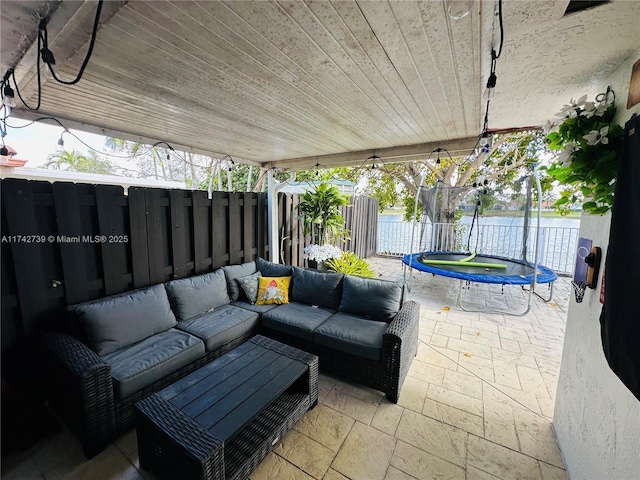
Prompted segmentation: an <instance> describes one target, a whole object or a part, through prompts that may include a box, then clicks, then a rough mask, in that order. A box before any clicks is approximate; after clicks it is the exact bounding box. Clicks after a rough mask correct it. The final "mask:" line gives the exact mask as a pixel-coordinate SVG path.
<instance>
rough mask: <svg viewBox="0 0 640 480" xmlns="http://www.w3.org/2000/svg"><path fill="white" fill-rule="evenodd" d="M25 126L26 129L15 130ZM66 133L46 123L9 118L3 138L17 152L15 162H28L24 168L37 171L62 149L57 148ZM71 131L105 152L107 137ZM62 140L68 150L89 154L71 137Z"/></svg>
mask: <svg viewBox="0 0 640 480" xmlns="http://www.w3.org/2000/svg"><path fill="white" fill-rule="evenodd" d="M22 125H27V126H26V127H24V128H15V127H19V126H22ZM12 127H14V128H12ZM63 131H64V130H63V129H62V127H61V126H60V125H50V124H45V123H44V122H35V123H31V122H30V121H26V120H21V119H18V118H12V117H9V118H8V119H7V136H6V137H4V143H5V144H6V145H9V146H10V147H12V148H13V149H14V150H15V151H17V152H18V154H17V155H16V158H19V159H21V160H27V161H28V162H27V164H26V165H25V167H26V168H37V167H41V166H42V165H44V164H45V163H46V162H47V158H48V157H49V155H50V154H52V153H54V152H55V151H56V150H58V149H59V148H61V147H59V146H58V140H59V139H60V134H61V133H62V132H63ZM70 131H71V132H72V133H73V134H74V135H77V136H78V137H79V138H80V139H81V140H82V141H83V142H85V143H86V144H87V145H90V146H91V147H93V148H95V149H97V150H99V151H100V152H104V150H105V148H104V141H105V137H104V136H103V135H94V134H92V133H85V132H81V131H79V130H73V129H70ZM62 138H63V140H64V149H65V150H68V151H70V150H76V151H78V152H80V153H82V154H85V155H86V154H88V153H89V151H90V149H89V148H88V147H86V146H85V145H83V144H82V143H80V142H79V141H78V140H76V139H75V138H74V137H73V136H72V135H70V134H69V133H65V134H64V135H63V136H62Z"/></svg>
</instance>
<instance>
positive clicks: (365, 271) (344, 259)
mask: <svg viewBox="0 0 640 480" xmlns="http://www.w3.org/2000/svg"><path fill="white" fill-rule="evenodd" d="M324 264H325V266H326V267H327V268H328V269H329V270H331V271H332V272H339V273H346V274H348V275H357V276H359V277H369V278H372V277H375V276H376V272H374V271H373V269H372V268H371V266H370V265H369V264H368V263H367V262H366V260H363V259H362V258H360V257H359V256H358V255H356V254H355V253H353V252H342V256H340V257H339V258H332V259H330V260H326V261H325V262H324Z"/></svg>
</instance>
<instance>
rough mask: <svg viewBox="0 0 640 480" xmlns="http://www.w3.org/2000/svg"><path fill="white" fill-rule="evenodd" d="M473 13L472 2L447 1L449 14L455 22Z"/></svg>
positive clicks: (461, 0) (469, 0)
mask: <svg viewBox="0 0 640 480" xmlns="http://www.w3.org/2000/svg"><path fill="white" fill-rule="evenodd" d="M469 12H471V0H447V13H448V14H449V16H450V17H451V18H452V19H453V20H460V19H461V18H464V17H466V16H467V15H469Z"/></svg>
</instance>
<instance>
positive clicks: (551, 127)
mask: <svg viewBox="0 0 640 480" xmlns="http://www.w3.org/2000/svg"><path fill="white" fill-rule="evenodd" d="M542 128H543V130H544V133H545V134H546V135H549V134H550V133H551V132H555V131H556V130H558V124H557V123H556V122H552V121H551V120H547V123H546V124H545V125H544V127H542Z"/></svg>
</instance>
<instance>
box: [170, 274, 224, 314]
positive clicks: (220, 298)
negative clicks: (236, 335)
mask: <svg viewBox="0 0 640 480" xmlns="http://www.w3.org/2000/svg"><path fill="white" fill-rule="evenodd" d="M165 287H166V288H167V293H168V294H169V300H170V301H171V306H172V307H173V310H174V311H175V313H176V317H178V320H187V319H189V318H192V317H195V316H197V315H201V314H203V313H205V312H208V311H209V310H213V309H214V308H218V307H221V306H222V305H228V304H229V303H231V300H230V299H229V293H228V292H227V280H226V278H225V274H224V272H223V271H222V270H221V269H218V270H216V271H215V272H211V273H207V274H205V275H198V276H196V277H189V278H183V279H180V280H173V281H171V282H167V283H165Z"/></svg>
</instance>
